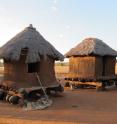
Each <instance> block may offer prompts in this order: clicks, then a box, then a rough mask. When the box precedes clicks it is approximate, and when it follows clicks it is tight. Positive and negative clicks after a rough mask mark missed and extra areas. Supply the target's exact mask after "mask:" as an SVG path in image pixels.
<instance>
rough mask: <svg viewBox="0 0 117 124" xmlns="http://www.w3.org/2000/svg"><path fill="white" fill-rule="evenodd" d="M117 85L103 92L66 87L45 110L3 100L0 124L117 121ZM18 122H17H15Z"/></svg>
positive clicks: (113, 123)
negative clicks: (60, 95)
mask: <svg viewBox="0 0 117 124" xmlns="http://www.w3.org/2000/svg"><path fill="white" fill-rule="evenodd" d="M116 98H117V88H116V87H113V88H110V89H108V90H107V91H104V92H96V91H95V89H78V90H75V91H70V90H65V92H64V94H63V97H56V98H52V99H53V105H52V106H51V107H49V108H47V109H45V110H38V111H25V110H23V109H22V108H20V107H18V106H14V105H10V104H8V103H3V102H0V122H1V123H0V124H10V123H11V122H12V124H23V123H24V122H25V123H27V124H37V123H39V122H40V123H42V124H50V123H51V124H58V123H61V124H62V123H64V124H69V123H74V124H76V123H78V124H79V123H85V124H117V99H116ZM16 122H17V123H16Z"/></svg>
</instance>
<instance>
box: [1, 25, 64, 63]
mask: <svg viewBox="0 0 117 124" xmlns="http://www.w3.org/2000/svg"><path fill="white" fill-rule="evenodd" d="M23 48H27V49H28V53H27V58H26V62H27V63H33V62H38V61H40V56H41V55H43V56H45V58H46V56H47V55H48V56H51V57H52V58H54V59H55V60H64V56H63V55H62V54H61V53H60V52H58V51H57V50H56V49H55V48H54V47H53V46H52V45H51V44H50V43H49V42H48V41H46V40H45V39H44V38H43V36H42V35H41V34H40V33H39V32H38V31H36V29H35V28H33V27H32V25H30V26H29V27H26V28H25V29H24V30H23V31H22V32H20V33H18V34H17V35H16V36H15V37H13V38H12V39H11V40H10V41H8V42H7V43H6V44H5V45H4V46H2V47H1V48H0V58H3V59H7V60H11V61H14V60H15V61H18V60H19V59H20V54H21V50H22V49H23Z"/></svg>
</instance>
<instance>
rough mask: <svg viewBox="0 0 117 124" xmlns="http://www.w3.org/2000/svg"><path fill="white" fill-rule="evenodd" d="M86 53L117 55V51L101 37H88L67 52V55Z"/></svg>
mask: <svg viewBox="0 0 117 124" xmlns="http://www.w3.org/2000/svg"><path fill="white" fill-rule="evenodd" d="M84 55H99V56H106V55H108V56H117V51H115V50H113V49H112V48H111V47H109V46H108V45H107V44H105V43H104V42H103V41H102V40H100V39H97V38H86V39H84V40H83V41H82V42H81V43H80V44H78V45H77V46H76V47H74V48H72V49H71V50H70V51H69V52H67V53H66V54H65V56H66V57H71V56H84Z"/></svg>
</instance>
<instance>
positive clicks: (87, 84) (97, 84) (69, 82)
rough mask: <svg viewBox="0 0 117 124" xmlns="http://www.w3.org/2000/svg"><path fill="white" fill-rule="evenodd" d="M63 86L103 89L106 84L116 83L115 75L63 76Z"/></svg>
mask: <svg viewBox="0 0 117 124" xmlns="http://www.w3.org/2000/svg"><path fill="white" fill-rule="evenodd" d="M64 82H65V87H70V89H71V90H73V89H77V88H96V90H97V91H105V90H106V88H105V87H106V86H112V85H116V84H117V77H114V78H103V79H102V78H100V79H99V78H98V79H93V78H85V79H84V78H65V80H64Z"/></svg>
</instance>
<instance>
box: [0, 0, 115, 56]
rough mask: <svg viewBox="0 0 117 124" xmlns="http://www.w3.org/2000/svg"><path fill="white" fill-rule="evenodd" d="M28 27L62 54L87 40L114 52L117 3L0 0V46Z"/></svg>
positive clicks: (103, 1) (105, 1)
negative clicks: (96, 42)
mask: <svg viewBox="0 0 117 124" xmlns="http://www.w3.org/2000/svg"><path fill="white" fill-rule="evenodd" d="M29 24H33V26H34V27H35V28H36V29H37V30H38V31H39V32H40V33H41V34H42V35H43V37H44V38H45V39H46V40H48V41H49V42H50V43H51V44H52V45H54V47H55V48H56V49H57V50H59V51H60V52H61V53H62V54H65V53H66V52H67V51H69V50H70V49H71V48H72V47H74V46H76V45H77V44H78V43H80V42H81V41H82V40H83V39H85V38H87V37H96V38H99V39H101V40H103V41H104V42H105V43H107V44H108V45H110V46H111V47H112V48H113V49H115V50H117V45H116V44H117V43H116V42H117V0H0V46H2V45H3V44H5V43H6V42H7V41H8V40H10V39H11V38H12V37H13V36H15V35H16V34H17V33H19V32H20V31H22V30H23V29H24V28H25V27H27V26H29Z"/></svg>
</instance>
